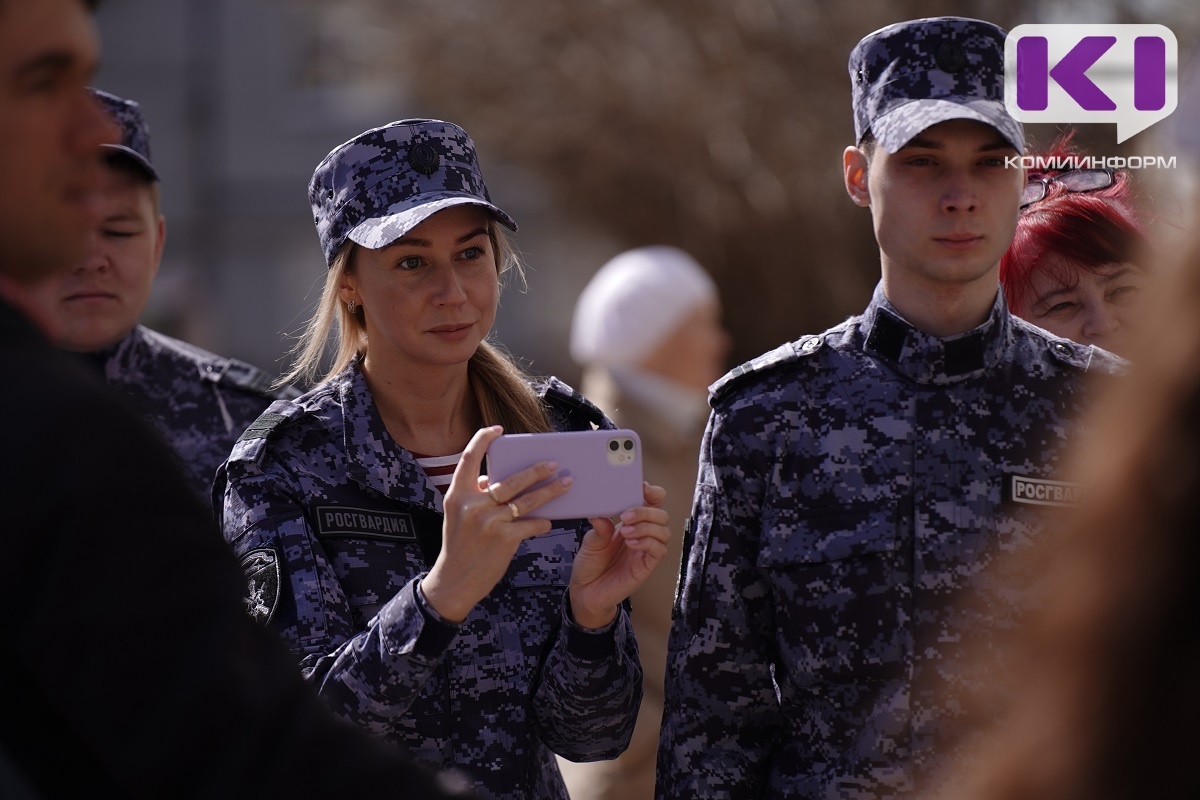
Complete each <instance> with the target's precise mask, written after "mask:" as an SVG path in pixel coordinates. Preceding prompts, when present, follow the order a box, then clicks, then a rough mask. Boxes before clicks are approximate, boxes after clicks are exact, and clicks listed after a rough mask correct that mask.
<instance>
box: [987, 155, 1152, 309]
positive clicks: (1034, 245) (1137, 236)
mask: <svg viewBox="0 0 1200 800" xmlns="http://www.w3.org/2000/svg"><path fill="white" fill-rule="evenodd" d="M1074 135H1075V132H1074V131H1067V132H1066V133H1064V134H1062V135H1060V136H1059V137H1058V138H1057V139H1055V140H1054V143H1053V144H1051V145H1050V147H1049V149H1048V150H1047V151H1046V152H1044V153H1041V154H1036V157H1037V158H1046V159H1055V158H1066V157H1070V156H1080V155H1082V154H1081V153H1080V152H1079V151H1078V150H1075V149H1073V148H1071V146H1070V143H1071V139H1072V138H1073V137H1074ZM1038 163H1045V162H1040V161H1039V162H1038ZM1065 171H1066V170H1046V171H1044V172H1036V173H1030V175H1029V179H1030V180H1036V179H1045V178H1054V177H1056V176H1058V175H1061V174H1062V173H1063V172H1065ZM1144 244H1145V236H1144V233H1143V229H1142V224H1141V221H1140V220H1139V219H1138V216H1137V212H1136V211H1135V210H1134V204H1133V198H1132V192H1131V190H1130V184H1129V174H1128V173H1126V172H1122V171H1120V170H1117V171H1114V173H1113V183H1112V186H1109V187H1106V188H1104V189H1097V190H1095V191H1091V192H1069V191H1067V190H1065V189H1063V187H1062V186H1060V185H1059V184H1057V183H1054V182H1051V183H1050V184H1048V185H1047V187H1046V197H1045V198H1044V199H1042V200H1039V201H1038V202H1036V203H1033V204H1032V205H1030V206H1028V207H1026V208H1024V209H1022V210H1021V216H1020V218H1019V219H1018V220H1017V232H1016V235H1015V236H1014V237H1013V241H1012V244H1011V245H1009V248H1008V250H1007V251H1006V252H1005V253H1004V256H1003V257H1001V259H1000V284H1001V286H1002V287H1003V288H1004V299H1005V300H1006V301H1007V302H1008V308H1009V311H1011V312H1012V313H1014V314H1016V315H1018V316H1021V315H1023V314H1024V313H1025V312H1026V311H1028V308H1029V303H1030V302H1031V301H1032V300H1033V297H1032V291H1031V289H1030V285H1031V282H1032V281H1031V276H1032V274H1033V272H1034V270H1039V269H1040V270H1045V271H1047V272H1049V273H1050V274H1051V276H1052V277H1054V278H1055V279H1056V280H1058V281H1059V282H1061V283H1063V284H1064V285H1072V284H1073V283H1074V282H1075V274H1074V271H1075V269H1076V268H1079V269H1086V270H1089V271H1094V270H1096V269H1097V268H1099V267H1101V266H1103V265H1105V264H1122V263H1126V262H1130V261H1132V260H1134V259H1135V258H1136V257H1137V256H1138V254H1139V251H1140V250H1141V248H1142V247H1143V246H1144ZM1051 253H1056V254H1058V255H1059V256H1062V258H1059V259H1047V258H1046V256H1047V255H1048V254H1051Z"/></svg>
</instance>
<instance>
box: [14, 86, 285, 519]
mask: <svg viewBox="0 0 1200 800" xmlns="http://www.w3.org/2000/svg"><path fill="white" fill-rule="evenodd" d="M91 91H92V94H93V95H94V96H95V97H96V99H97V100H98V101H99V102H100V105H101V107H102V108H103V109H104V110H105V111H107V112H108V114H109V116H111V117H112V119H113V120H114V121H115V122H116V123H117V124H118V125H119V127H120V130H121V142H120V144H106V145H103V147H102V152H103V155H104V169H103V170H102V180H101V188H100V190H99V191H97V192H95V193H94V194H93V195H92V199H91V203H92V209H93V213H94V215H95V227H94V229H93V231H92V236H91V240H90V246H89V252H88V254H87V256H86V257H85V258H83V259H81V260H80V261H79V262H77V263H76V264H75V266H74V267H73V268H72V269H70V270H66V271H60V272H57V273H55V275H54V276H53V277H51V278H49V279H47V280H45V281H44V282H42V283H41V284H40V285H39V286H38V287H37V288H36V289H35V290H34V299H35V301H36V302H37V303H38V304H40V305H41V306H42V307H43V309H44V312H45V316H46V318H47V319H48V320H50V323H51V325H52V330H51V335H52V337H53V338H54V339H55V340H56V342H57V343H58V344H59V346H60V347H63V348H64V349H67V350H70V351H73V352H76V353H80V354H82V355H83V356H84V358H85V360H86V361H87V362H88V363H90V364H91V365H93V366H94V367H95V368H96V369H97V370H98V371H99V372H100V373H101V374H102V375H103V376H104V379H105V381H106V382H107V383H108V385H109V386H110V387H112V388H113V389H116V390H117V391H119V392H121V393H122V394H125V395H127V396H129V397H131V398H132V399H133V400H134V402H135V404H136V406H137V408H138V409H139V410H141V411H142V413H144V414H145V416H146V417H147V418H148V419H149V420H150V422H151V424H152V425H153V426H154V428H155V429H156V430H157V431H158V432H159V433H160V434H161V435H162V437H163V439H164V440H165V441H166V442H167V443H168V444H169V445H170V446H171V449H172V450H174V451H175V453H176V455H177V456H178V457H179V462H180V464H181V465H182V466H183V468H184V471H185V472H186V473H187V475H188V479H189V482H190V483H191V485H192V488H193V489H194V490H195V491H196V493H197V494H198V495H199V496H200V497H201V498H203V499H204V500H205V501H206V502H207V501H208V498H209V491H210V488H211V486H212V479H213V475H214V473H215V472H216V470H217V467H218V466H220V465H221V463H222V462H224V460H225V458H226V457H227V456H228V455H229V451H230V449H232V447H233V443H234V441H236V440H237V437H238V436H240V435H241V433H242V431H244V430H245V429H246V428H247V427H249V425H250V423H251V422H253V421H254V420H255V419H256V418H257V417H258V415H259V414H260V413H262V411H263V409H265V408H266V407H267V406H268V405H270V404H271V401H272V400H274V399H275V398H276V396H277V393H276V392H273V391H271V389H270V383H271V378H270V376H268V375H267V374H265V373H264V372H262V371H261V370H259V369H257V368H256V367H252V366H250V365H249V364H245V363H243V362H241V361H237V360H235V359H230V358H223V357H221V356H217V355H213V354H212V353H209V352H207V351H205V350H202V349H200V348H199V347H195V346H193V345H190V344H188V343H186V342H182V341H180V340H178V339H173V338H171V337H169V336H164V335H163V334H161V333H158V332H157V331H153V330H150V329H149V328H147V327H145V326H144V325H139V324H137V323H138V318H139V317H140V316H141V314H142V311H143V309H144V308H145V306H146V302H147V301H148V300H149V298H150V286H151V284H152V282H153V280H154V275H155V273H157V272H158V264H159V260H160V258H161V257H162V249H163V242H164V240H165V238H166V221H165V220H164V219H163V216H162V213H161V212H160V210H159V196H158V181H159V174H158V170H157V169H155V167H154V164H153V162H152V161H151V160H150V130H149V128H148V127H147V125H146V122H145V119H144V118H143V116H142V111H141V108H140V107H139V106H138V104H137V103H135V102H133V101H132V100H125V99H123V98H120V97H116V96H115V95H111V94H108V93H107V92H102V91H98V90H95V89H93V90H91ZM284 394H285V396H288V397H295V396H297V394H298V393H297V392H293V391H291V390H287V391H286V392H285V393H284Z"/></svg>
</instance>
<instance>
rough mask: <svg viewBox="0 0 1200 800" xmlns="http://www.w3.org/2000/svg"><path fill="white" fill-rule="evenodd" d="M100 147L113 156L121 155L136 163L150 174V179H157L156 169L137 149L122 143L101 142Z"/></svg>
mask: <svg viewBox="0 0 1200 800" xmlns="http://www.w3.org/2000/svg"><path fill="white" fill-rule="evenodd" d="M100 147H101V148H102V149H104V150H108V151H110V152H111V154H112V155H114V156H123V157H125V158H128V159H129V160H130V161H132V162H133V163H134V164H137V165H138V166H139V167H141V168H142V169H143V170H144V171H145V172H146V174H147V175H149V176H150V180H154V181H156V180H158V170H156V169H155V168H154V165H153V164H151V163H150V162H149V161H147V160H146V157H145V156H143V155H142V154H141V153H139V152H138V151H137V150H134V149H133V148H132V147H126V146H125V145H123V144H102V145H100Z"/></svg>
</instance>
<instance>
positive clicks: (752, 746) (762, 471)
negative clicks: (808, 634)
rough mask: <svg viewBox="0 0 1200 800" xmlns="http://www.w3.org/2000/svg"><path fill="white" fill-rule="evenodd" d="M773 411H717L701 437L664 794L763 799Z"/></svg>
mask: <svg viewBox="0 0 1200 800" xmlns="http://www.w3.org/2000/svg"><path fill="white" fill-rule="evenodd" d="M771 413H772V412H771V410H770V409H769V408H767V407H766V406H765V405H764V404H756V403H754V402H753V401H751V402H749V403H746V404H744V405H742V406H741V407H740V411H736V410H735V411H734V412H733V413H726V412H723V411H722V410H720V408H717V409H715V410H714V411H713V413H712V415H711V416H710V418H709V423H708V428H707V430H706V431H705V434H704V440H703V443H702V446H701V452H700V474H699V481H698V485H697V487H696V497H695V501H694V505H693V508H692V515H691V524H690V527H689V529H688V532H687V534H686V537H685V541H684V559H683V563H682V567H681V570H682V572H681V574H680V584H679V589H678V595H677V598H676V607H675V612H674V621H673V623H672V627H671V633H670V639H669V645H668V648H669V649H668V657H667V674H666V688H665V694H666V698H665V709H664V715H663V724H662V730H661V735H660V742H659V755H658V786H657V796H658V797H660V798H677V797H706V798H718V797H757V796H759V795H760V793H761V790H762V782H763V778H764V775H765V774H766V773H767V771H768V768H769V762H770V759H771V755H772V750H773V746H774V741H775V739H776V736H777V732H778V731H779V730H780V727H781V713H780V707H779V703H778V702H777V700H776V695H775V689H774V685H773V682H772V668H771V665H772V663H773V662H774V661H775V660H776V652H775V648H774V646H773V639H772V636H771V634H770V631H772V630H773V629H774V622H773V618H774V609H773V605H772V603H771V591H770V587H769V586H768V585H767V583H766V582H765V581H764V580H763V579H762V577H761V576H760V574H759V571H758V569H757V568H756V559H757V549H758V541H759V530H760V528H761V521H760V517H761V507H762V503H763V498H764V496H765V492H766V489H767V485H766V484H767V480H768V476H769V475H770V474H771V462H772V457H771V454H770V449H769V447H770V446H769V444H768V443H765V440H766V437H765V436H764V435H763V433H762V429H763V427H764V425H763V419H762V418H763V417H764V416H765V415H770V414H771Z"/></svg>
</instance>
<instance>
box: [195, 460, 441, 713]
mask: <svg viewBox="0 0 1200 800" xmlns="http://www.w3.org/2000/svg"><path fill="white" fill-rule="evenodd" d="M264 442H265V440H264V439H255V440H251V441H243V442H239V443H238V445H237V446H235V448H234V452H233V455H232V456H231V458H230V461H229V462H227V463H226V464H225V465H224V466H223V467H222V468H221V470H220V472H219V473H218V478H217V489H216V491H217V492H219V495H218V496H219V497H220V499H221V514H220V516H221V521H222V528H223V531H224V534H225V538H226V540H227V541H228V542H229V543H230V545H231V546H232V547H233V549H234V551H235V552H236V554H237V555H238V557H239V558H240V559H241V562H242V567H243V569H244V570H245V571H246V573H247V581H248V591H247V598H246V606H247V610H248V611H249V612H250V614H251V615H252V616H254V617H256V618H257V619H258V620H259V621H260V622H264V623H265V624H266V625H267V626H268V627H269V628H270V629H272V630H274V631H275V632H276V633H277V634H279V635H280V636H281V637H282V638H283V639H284V640H285V641H286V642H287V643H288V645H289V646H290V647H291V648H292V651H293V652H294V653H295V654H296V655H297V656H298V658H299V659H300V666H301V670H302V671H303V673H304V675H305V677H306V678H307V679H308V680H309V682H310V683H312V684H313V685H314V686H315V687H316V689H317V691H318V692H319V693H320V694H321V695H322V697H323V698H324V699H325V701H326V703H327V705H329V706H330V707H331V708H332V709H333V710H334V712H335V713H337V714H338V715H339V716H341V717H343V718H344V719H346V720H348V721H350V722H353V723H354V724H356V725H358V726H360V727H362V728H365V729H366V730H368V731H370V732H372V733H375V734H377V735H381V736H382V735H384V734H386V733H387V732H388V731H389V730H391V728H392V727H393V724H392V723H393V720H394V719H395V718H397V717H399V716H400V715H402V714H404V713H405V712H406V711H407V710H408V708H409V707H410V706H411V705H412V703H413V701H414V699H415V698H416V697H417V696H418V694H419V693H420V691H421V688H422V686H423V685H424V684H425V683H426V681H427V680H429V678H430V676H431V675H432V674H433V673H434V671H435V670H436V669H437V667H438V665H439V664H440V662H441V660H442V657H443V655H444V654H445V652H446V649H447V648H448V647H449V645H450V644H451V642H452V641H453V639H454V637H455V635H457V632H458V628H457V626H455V625H452V624H450V623H447V622H444V621H441V620H438V619H436V618H434V617H433V616H431V615H429V614H427V613H426V612H424V611H423V610H422V602H421V600H420V599H419V597H418V591H417V583H418V582H419V580H420V577H421V576H417V577H415V578H414V579H413V580H411V581H409V582H408V584H406V585H405V586H404V587H403V588H402V589H401V590H400V591H399V592H397V593H396V595H395V596H394V597H393V598H392V599H391V600H390V601H388V602H387V603H386V604H385V605H384V606H383V607H382V608H381V609H380V611H379V613H378V614H377V615H376V616H375V617H373V618H372V619H371V620H370V622H369V624H368V626H367V629H366V630H356V629H355V626H354V625H353V624H352V621H351V620H352V616H351V610H350V605H349V603H348V602H347V600H346V596H345V593H344V592H343V590H342V587H341V585H340V583H339V580H338V577H337V574H336V572H335V570H334V569H333V566H332V564H331V563H330V561H329V559H328V557H327V555H326V554H325V552H324V549H323V548H322V546H321V544H320V542H319V541H318V540H317V538H316V537H315V536H314V535H313V531H312V529H311V527H310V525H309V522H308V520H307V518H306V516H305V514H304V512H303V505H302V503H301V502H300V501H299V499H298V498H299V497H300V489H299V487H298V485H297V483H296V481H295V479H294V478H292V477H291V476H290V475H289V474H288V473H287V471H286V470H285V469H284V468H283V467H282V466H281V465H279V464H270V463H268V464H266V465H260V464H259V463H258V462H257V461H256V460H254V459H253V458H250V459H246V458H245V456H246V455H247V450H248V449H253V448H256V447H262V446H263V443H264Z"/></svg>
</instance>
